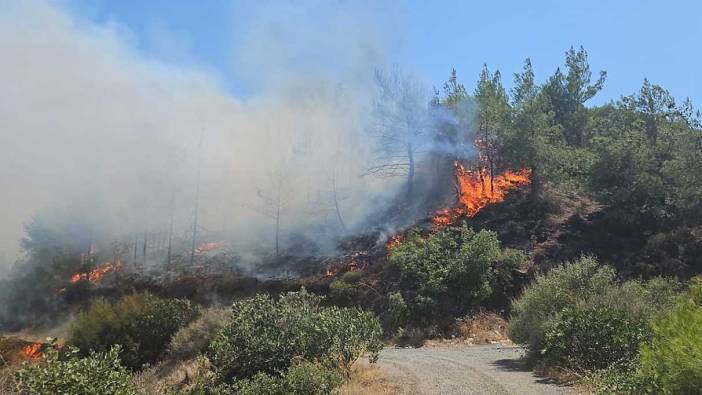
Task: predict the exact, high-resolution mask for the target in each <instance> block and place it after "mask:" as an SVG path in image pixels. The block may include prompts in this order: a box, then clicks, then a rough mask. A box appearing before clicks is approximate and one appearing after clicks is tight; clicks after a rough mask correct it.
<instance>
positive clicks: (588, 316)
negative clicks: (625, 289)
mask: <svg viewBox="0 0 702 395" xmlns="http://www.w3.org/2000/svg"><path fill="white" fill-rule="evenodd" d="M648 336H649V330H648V325H647V323H646V322H641V321H636V320H633V319H631V318H630V317H629V315H628V314H627V312H626V311H623V310H617V309H613V308H609V307H584V308H575V309H566V310H564V311H563V312H562V313H561V315H560V317H559V319H558V320H557V321H556V322H555V323H553V325H552V326H551V327H550V328H549V329H548V330H547V331H546V333H545V339H544V349H543V351H542V356H543V358H544V360H545V361H546V362H547V363H548V364H550V365H555V366H560V367H567V368H572V369H577V370H588V371H589V370H595V369H604V368H607V367H609V366H612V365H614V364H617V363H619V364H621V363H624V362H625V361H628V360H631V359H632V358H635V357H636V355H637V354H638V349H639V344H640V343H641V342H642V341H644V340H646V339H647V338H648Z"/></svg>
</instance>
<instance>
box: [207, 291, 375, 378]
mask: <svg viewBox="0 0 702 395" xmlns="http://www.w3.org/2000/svg"><path fill="white" fill-rule="evenodd" d="M320 301H321V298H320V297H318V296H315V295H311V294H309V293H307V292H306V291H304V290H303V291H301V292H293V293H289V294H287V295H283V296H281V297H280V298H279V299H277V300H276V299H273V298H272V297H270V296H268V295H257V296H254V297H253V298H250V299H245V300H241V301H237V302H235V303H234V304H233V306H232V311H233V314H232V318H231V321H230V322H229V323H227V324H226V325H225V326H224V328H222V330H221V331H220V332H219V333H218V334H217V335H216V336H215V338H214V340H213V341H212V343H211V344H210V347H209V350H208V352H207V355H208V357H209V359H210V360H211V361H212V364H213V365H214V366H215V367H216V368H217V370H218V371H219V373H220V374H222V376H223V377H224V378H225V379H231V378H236V379H239V380H241V379H245V378H251V377H253V376H254V375H256V374H257V373H259V372H263V373H267V374H276V373H277V372H280V371H284V370H286V369H287V368H288V367H289V366H290V364H291V363H292V361H293V359H294V358H296V357H300V358H303V359H305V360H310V361H314V360H319V361H321V362H323V363H325V364H328V365H330V366H331V367H333V368H342V369H344V368H346V367H347V366H348V365H350V363H352V362H353V361H355V360H356V359H357V358H358V357H359V356H360V355H361V354H362V353H363V352H368V353H370V358H371V360H373V359H374V358H376V357H377V354H378V352H379V351H380V349H381V348H382V341H381V336H382V330H381V328H380V323H379V322H378V320H377V318H376V317H375V316H374V315H373V314H371V313H369V312H365V311H363V310H360V309H356V308H338V307H327V308H325V307H321V306H320Z"/></svg>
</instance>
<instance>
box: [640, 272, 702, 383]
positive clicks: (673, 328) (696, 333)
mask: <svg viewBox="0 0 702 395" xmlns="http://www.w3.org/2000/svg"><path fill="white" fill-rule="evenodd" d="M652 331H653V338H652V340H651V342H650V343H649V344H644V345H643V346H642V347H641V365H640V373H641V374H642V375H643V376H644V377H650V378H651V385H650V387H649V390H650V392H652V393H659V394H702V363H701V361H702V283H697V284H693V285H692V286H691V287H690V289H689V290H688V292H686V293H685V294H683V295H681V296H680V297H679V298H678V301H677V304H676V306H675V308H674V309H673V311H672V312H670V313H668V314H663V315H661V316H660V317H658V318H657V319H656V320H654V322H653V324H652Z"/></svg>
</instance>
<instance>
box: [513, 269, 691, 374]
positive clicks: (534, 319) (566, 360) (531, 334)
mask: <svg viewBox="0 0 702 395" xmlns="http://www.w3.org/2000/svg"><path fill="white" fill-rule="evenodd" d="M679 288H680V284H679V283H678V282H676V281H674V280H671V279H662V278H654V279H652V280H650V281H647V282H641V281H636V280H632V281H627V282H625V283H623V284H619V283H618V282H617V281H616V277H615V272H614V270H613V269H611V268H609V267H606V266H599V265H598V263H597V261H596V260H595V259H594V258H591V257H583V258H580V259H579V260H577V261H575V262H573V263H570V264H565V265H563V266H559V267H556V268H554V269H552V270H551V271H549V272H547V273H546V274H542V275H538V276H537V277H536V279H535V280H534V281H533V282H532V283H531V284H530V285H529V286H527V287H526V289H525V290H524V292H523V294H522V295H521V297H519V298H518V299H516V300H514V301H513V302H512V317H511V321H510V325H509V335H510V337H511V338H512V340H514V341H515V342H516V343H521V344H525V345H526V346H527V347H528V350H529V355H530V357H532V358H536V359H538V358H541V357H543V355H541V351H543V350H545V349H546V348H549V349H550V350H551V351H550V356H548V355H546V356H548V357H549V358H547V359H546V360H545V361H544V362H547V363H550V364H561V365H563V364H565V365H566V366H568V367H570V368H575V369H584V370H587V369H593V368H603V367H605V366H606V365H607V364H608V363H611V362H613V361H614V359H616V358H614V359H613V357H614V356H615V355H618V356H619V358H621V357H622V356H623V355H629V356H631V355H635V354H636V352H635V351H632V348H633V347H635V346H636V345H638V342H639V341H640V340H642V339H643V337H641V336H643V334H644V333H645V332H647V331H646V329H645V328H646V327H647V324H646V323H647V322H648V321H649V320H650V319H651V317H652V316H653V315H654V314H656V313H657V312H659V311H661V310H665V309H668V308H669V307H670V306H672V304H673V300H674V296H675V294H676V292H677V291H678V289H679ZM563 315H565V316H563ZM609 320H612V321H611V322H609ZM622 326H625V327H626V328H624V327H622ZM549 330H550V331H551V333H550V334H549V336H550V339H549V342H551V344H547V341H546V339H545V337H546V332H547V331H549ZM594 333H599V336H594V337H593V336H591V335H592V334H594ZM620 336H621V337H620ZM568 337H571V339H568ZM586 338H589V339H591V340H593V341H598V344H596V345H592V346H588V345H587V344H585V343H584V344H583V347H584V348H583V349H582V350H573V349H571V350H562V351H557V350H559V347H561V346H563V345H564V344H565V343H566V342H570V341H574V342H583V341H584V339H586ZM637 339H638V340H637ZM554 343H557V345H554ZM588 347H592V349H590V348H588ZM625 349H626V350H629V351H626V352H624V350H625ZM595 350H609V351H606V353H607V355H604V354H602V357H601V361H602V364H598V363H595V361H591V360H589V359H588V358H589V357H588V356H587V355H589V354H590V353H593V352H594V353H597V352H598V351H595ZM614 350H619V351H620V352H619V353H617V352H615V351H614ZM602 352H603V353H604V352H605V351H602ZM544 354H546V353H544ZM579 363H582V364H583V365H578V364H579Z"/></svg>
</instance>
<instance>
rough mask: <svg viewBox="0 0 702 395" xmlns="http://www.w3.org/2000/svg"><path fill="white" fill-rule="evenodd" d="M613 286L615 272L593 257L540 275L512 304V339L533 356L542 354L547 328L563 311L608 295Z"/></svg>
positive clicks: (510, 328)
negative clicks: (537, 353) (599, 296)
mask: <svg viewBox="0 0 702 395" xmlns="http://www.w3.org/2000/svg"><path fill="white" fill-rule="evenodd" d="M614 284H615V272H614V270H613V269H611V268H609V267H606V266H599V264H598V263H597V261H596V260H595V259H594V258H592V257H582V258H580V259H579V260H577V261H575V262H573V263H568V264H564V265H562V266H559V267H556V268H554V269H552V270H551V271H549V272H548V273H546V274H543V275H539V276H537V277H536V279H534V281H533V282H532V283H531V284H530V285H528V286H527V287H526V288H525V290H524V293H523V294H522V296H521V297H519V298H518V299H516V300H515V301H513V303H512V316H511V321H510V326H509V335H510V337H511V338H512V340H514V341H515V342H516V343H522V344H526V345H527V346H528V347H529V349H530V351H531V352H534V351H538V350H541V349H542V348H543V345H544V343H543V340H544V333H545V332H546V328H547V327H548V326H549V325H552V322H553V321H554V320H555V319H556V318H557V316H558V314H559V313H560V312H561V311H563V310H564V309H566V308H573V307H576V306H578V305H579V304H582V303H583V302H584V301H589V300H593V299H594V298H595V297H597V296H598V295H606V294H607V293H608V290H609V289H610V288H612V287H613V286H614Z"/></svg>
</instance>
